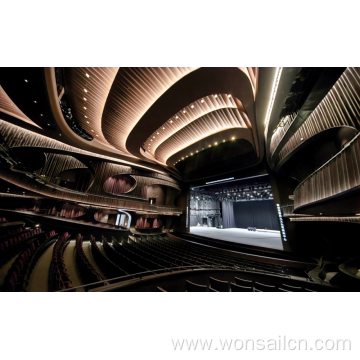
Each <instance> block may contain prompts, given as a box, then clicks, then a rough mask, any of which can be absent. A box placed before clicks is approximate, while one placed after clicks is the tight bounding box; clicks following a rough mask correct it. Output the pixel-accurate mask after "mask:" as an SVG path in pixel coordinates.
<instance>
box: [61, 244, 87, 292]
mask: <svg viewBox="0 0 360 360" xmlns="http://www.w3.org/2000/svg"><path fill="white" fill-rule="evenodd" d="M64 261H65V267H66V269H67V273H68V275H69V278H70V280H71V282H72V286H73V287H76V286H80V285H84V283H83V282H82V280H81V276H80V270H79V268H78V265H77V261H76V252H75V240H71V241H70V242H69V245H68V246H67V247H66V249H65V251H64ZM76 291H85V289H84V288H81V289H76Z"/></svg>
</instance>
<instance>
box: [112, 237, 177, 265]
mask: <svg viewBox="0 0 360 360" xmlns="http://www.w3.org/2000/svg"><path fill="white" fill-rule="evenodd" d="M129 242H132V240H130V239H129ZM112 243H113V246H114V249H115V250H116V251H118V252H119V253H121V254H122V255H124V256H125V257H127V258H128V259H130V260H131V261H133V262H135V263H137V264H141V266H143V267H144V268H146V269H148V270H158V269H161V268H164V267H171V266H167V265H165V263H164V262H163V261H162V260H160V259H159V258H156V257H153V256H151V255H150V254H148V253H142V252H140V251H137V248H133V247H131V245H130V244H128V243H125V242H124V243H123V244H120V243H119V242H118V241H117V240H116V239H115V238H114V237H113V238H112Z"/></svg>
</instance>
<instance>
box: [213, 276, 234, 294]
mask: <svg viewBox="0 0 360 360" xmlns="http://www.w3.org/2000/svg"><path fill="white" fill-rule="evenodd" d="M210 286H211V287H212V288H213V289H215V290H216V291H221V292H229V282H228V281H222V280H217V279H214V278H212V277H210Z"/></svg>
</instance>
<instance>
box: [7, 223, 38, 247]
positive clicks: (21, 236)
mask: <svg viewBox="0 0 360 360" xmlns="http://www.w3.org/2000/svg"><path fill="white" fill-rule="evenodd" d="M22 229H23V231H19V235H16V236H13V237H11V238H9V239H5V240H3V241H1V242H0V251H5V250H6V249H8V248H10V247H11V246H13V245H15V244H17V243H19V242H22V241H24V240H27V239H29V238H31V237H32V236H34V235H36V234H40V233H41V229H40V228H38V229H34V230H24V229H25V228H22Z"/></svg>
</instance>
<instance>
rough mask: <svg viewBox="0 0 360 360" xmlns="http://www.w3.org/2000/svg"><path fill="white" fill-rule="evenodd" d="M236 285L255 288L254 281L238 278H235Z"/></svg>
mask: <svg viewBox="0 0 360 360" xmlns="http://www.w3.org/2000/svg"><path fill="white" fill-rule="evenodd" d="M235 284H236V285H241V286H247V287H249V286H251V287H252V286H253V281H252V280H245V279H241V278H238V277H235Z"/></svg>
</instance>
